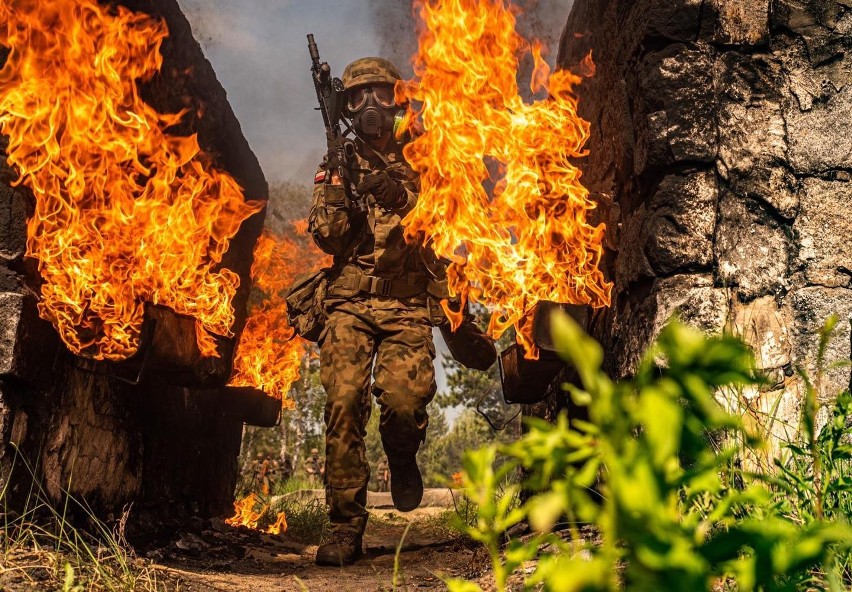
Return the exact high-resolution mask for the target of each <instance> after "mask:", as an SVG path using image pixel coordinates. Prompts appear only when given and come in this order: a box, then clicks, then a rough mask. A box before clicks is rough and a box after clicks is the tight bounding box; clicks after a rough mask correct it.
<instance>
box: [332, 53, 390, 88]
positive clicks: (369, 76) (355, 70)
mask: <svg viewBox="0 0 852 592" xmlns="http://www.w3.org/2000/svg"><path fill="white" fill-rule="evenodd" d="M401 79H402V76H400V75H399V70H397V69H396V66H394V65H393V64H391V63H390V62H389V61H387V60H386V59H384V58H361V59H360V60H355V61H354V62H352V63H351V64H349V65H348V66H346V69H345V70H343V78H342V80H343V88H344V89H345V90H349V89H351V88H355V87H356V86H363V85H365V84H395V83H396V81H397V80H401Z"/></svg>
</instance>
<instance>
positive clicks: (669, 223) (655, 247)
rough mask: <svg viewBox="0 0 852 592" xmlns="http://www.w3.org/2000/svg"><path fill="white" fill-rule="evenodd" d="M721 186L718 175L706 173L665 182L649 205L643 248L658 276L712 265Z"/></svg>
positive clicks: (674, 176)
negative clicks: (648, 217)
mask: <svg viewBox="0 0 852 592" xmlns="http://www.w3.org/2000/svg"><path fill="white" fill-rule="evenodd" d="M718 195H719V186H718V183H717V180H716V173H715V172H713V171H704V172H699V173H694V174H692V175H688V176H685V177H681V176H677V175H672V176H668V177H666V178H665V179H663V181H662V183H661V184H660V186H659V188H658V189H657V193H656V194H655V195H654V197H653V198H651V201H650V203H649V209H650V219H649V220H648V223H647V224H646V225H645V233H646V236H645V237H643V238H644V239H645V240H642V242H641V243H640V244H644V245H645V254H646V256H647V258H648V261H649V262H650V264H651V266H652V267H653V268H654V270H655V271H656V272H657V274H658V275H669V274H671V273H673V272H675V271H677V270H684V269H692V270H695V269H699V268H708V269H709V267H710V265H711V263H712V262H713V233H714V231H715V229H716V206H717V201H718Z"/></svg>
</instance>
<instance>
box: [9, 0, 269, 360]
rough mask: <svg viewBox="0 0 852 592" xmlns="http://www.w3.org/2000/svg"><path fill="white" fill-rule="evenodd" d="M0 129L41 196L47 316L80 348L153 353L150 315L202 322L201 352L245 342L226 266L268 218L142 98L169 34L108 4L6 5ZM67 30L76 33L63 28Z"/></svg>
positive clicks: (177, 117) (173, 121) (31, 243)
mask: <svg viewBox="0 0 852 592" xmlns="http://www.w3.org/2000/svg"><path fill="white" fill-rule="evenodd" d="M0 18H1V19H2V22H3V23H4V25H5V26H4V27H3V28H2V29H0V44H2V45H5V46H8V47H9V48H11V53H10V55H9V58H8V61H7V63H6V66H5V68H4V69H3V72H2V77H0V129H2V132H3V133H4V134H6V135H8V136H9V148H8V160H9V162H10V164H11V165H12V166H13V167H15V169H16V170H17V171H18V172H19V174H20V180H19V182H20V183H23V184H25V185H26V186H28V187H29V188H30V189H31V190H32V192H33V194H34V195H35V198H36V200H35V212H34V215H33V216H32V217H31V218H30V220H29V224H28V240H27V255H28V256H30V257H33V258H35V259H37V260H38V265H39V271H40V273H41V277H42V279H43V282H44V283H43V285H42V287H41V301H40V303H39V311H40V314H41V316H42V317H43V318H45V319H47V320H49V321H51V322H52V323H53V325H54V326H55V327H56V329H57V331H58V332H59V334H60V336H61V337H62V340H63V341H64V342H65V344H66V345H67V346H68V348H69V349H70V350H71V351H73V352H75V353H77V354H81V355H85V356H89V357H93V358H96V359H106V360H123V359H126V358H128V357H129V356H131V355H133V354H134V353H135V352H136V351H137V349H138V347H139V343H140V334H141V331H142V322H143V316H144V303H145V302H151V303H154V304H160V305H165V306H168V307H169V308H171V309H173V310H174V311H175V312H177V313H178V314H184V315H189V316H192V317H194V318H195V319H196V333H197V336H198V345H199V348H200V349H201V350H202V353H203V354H204V355H206V356H215V355H217V352H216V348H215V341H214V340H213V339H212V337H211V336H210V335H209V333H213V334H217V335H223V336H231V335H233V333H232V325H233V323H234V308H233V304H232V299H233V298H234V295H235V293H236V290H237V288H238V287H239V276H238V275H237V274H236V273H234V272H233V271H231V270H229V269H226V268H223V267H220V263H221V262H222V258H223V256H224V254H225V252H226V251H227V249H228V246H229V244H230V241H231V239H232V238H233V237H234V235H235V234H236V233H237V231H238V230H239V228H240V225H241V224H242V223H243V221H245V220H246V219H247V218H248V217H250V216H252V215H253V214H255V213H256V212H258V211H260V210H261V209H262V208H263V203H262V202H254V201H250V202H246V201H245V200H244V197H243V191H242V189H241V188H240V186H239V185H238V183H237V182H236V181H235V180H234V179H233V178H232V177H231V176H230V175H229V174H227V173H225V172H222V171H219V170H217V169H216V168H214V167H212V166H210V161H211V159H210V157H209V156H208V155H206V154H205V153H204V152H203V151H202V150H201V148H200V146H199V144H198V140H197V137H196V136H195V135H189V136H180V135H175V134H173V133H171V129H172V128H173V127H174V126H176V125H178V124H179V123H181V122H183V121H184V119H185V118H186V117H187V115H188V113H187V111H186V110H184V111H181V112H179V113H174V114H162V113H158V112H157V111H156V110H155V109H154V108H152V107H151V106H149V105H148V104H147V103H145V102H144V101H143V100H142V99H141V98H140V95H139V89H138V87H137V81H147V80H149V79H151V77H152V76H154V74H155V73H157V72H158V71H159V70H160V68H161V66H162V61H163V58H162V55H161V53H160V47H161V45H162V43H163V40H164V39H165V38H166V37H167V36H168V30H167V27H166V25H165V23H164V22H163V21H161V20H159V19H156V18H153V17H151V16H148V15H145V14H141V13H135V12H131V11H129V10H127V9H126V8H123V7H120V6H119V7H105V6H101V5H99V4H98V3H97V2H96V1H95V0H49V1H45V0H11V1H10V2H4V3H2V4H0ZM57 23H61V25H62V26H57Z"/></svg>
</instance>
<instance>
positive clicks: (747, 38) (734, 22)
mask: <svg viewBox="0 0 852 592" xmlns="http://www.w3.org/2000/svg"><path fill="white" fill-rule="evenodd" d="M703 17H704V19H703V28H704V30H705V31H706V32H707V36H709V37H710V39H711V40H712V41H713V42H714V43H719V44H722V45H749V46H754V45H761V44H764V43H766V42H767V41H768V40H769V0H760V1H756V0H709V1H708V2H707V3H706V4H705V6H704V14H703Z"/></svg>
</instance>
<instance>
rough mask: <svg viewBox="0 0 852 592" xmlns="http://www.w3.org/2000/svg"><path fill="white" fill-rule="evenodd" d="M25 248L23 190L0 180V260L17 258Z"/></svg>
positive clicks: (25, 209)
mask: <svg viewBox="0 0 852 592" xmlns="http://www.w3.org/2000/svg"><path fill="white" fill-rule="evenodd" d="M0 158H2V155H0ZM26 248H27V203H26V199H25V197H24V190H23V189H21V188H13V187H9V186H8V185H6V184H5V183H3V182H1V181H0V260H2V259H6V260H12V259H19V258H20V257H22V256H23V254H24V251H25V250H26Z"/></svg>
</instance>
